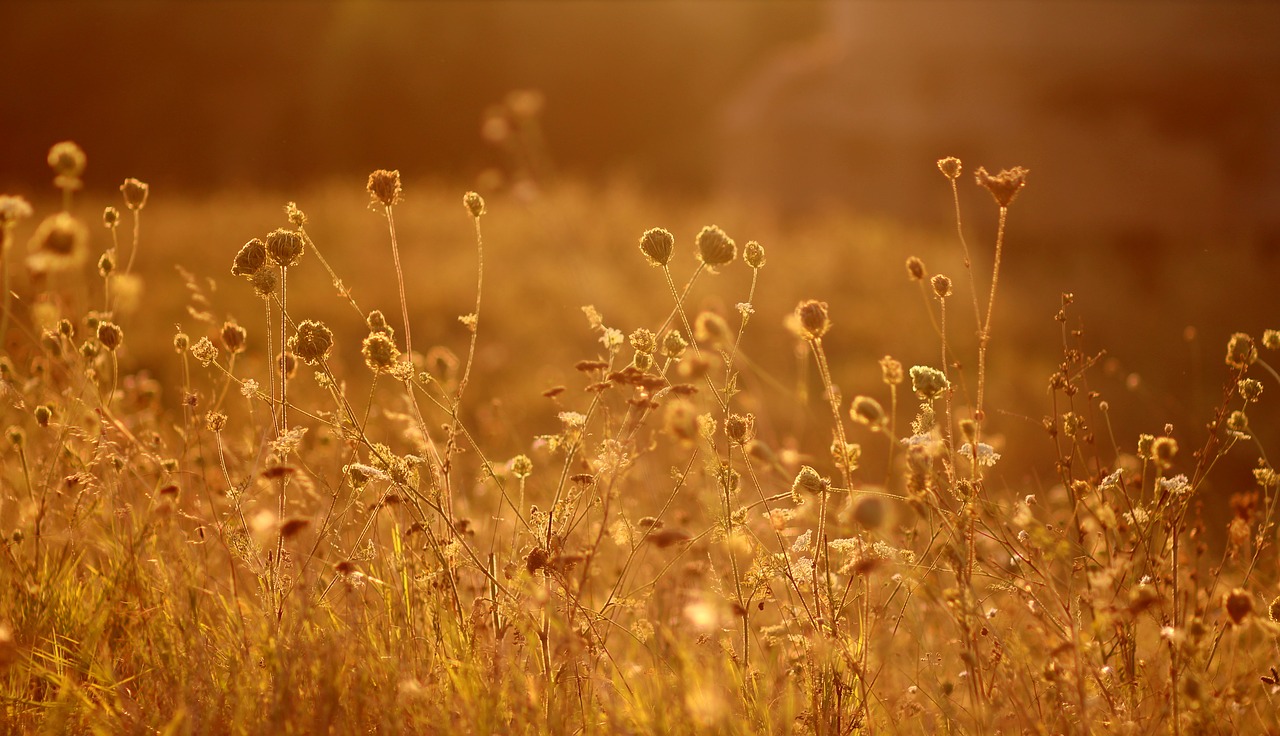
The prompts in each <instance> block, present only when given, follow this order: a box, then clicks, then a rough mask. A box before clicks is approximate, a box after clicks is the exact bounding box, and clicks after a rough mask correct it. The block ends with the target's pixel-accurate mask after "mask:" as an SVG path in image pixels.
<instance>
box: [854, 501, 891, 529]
mask: <svg viewBox="0 0 1280 736" xmlns="http://www.w3.org/2000/svg"><path fill="white" fill-rule="evenodd" d="M885 515H886V514H885V506H884V501H882V500H881V499H880V497H879V496H861V497H859V498H858V500H857V501H855V502H854V504H853V520H854V521H856V522H858V524H860V525H861V526H862V528H863V529H866V530H868V531H874V530H876V529H879V528H880V527H882V526H884V521H885Z"/></svg>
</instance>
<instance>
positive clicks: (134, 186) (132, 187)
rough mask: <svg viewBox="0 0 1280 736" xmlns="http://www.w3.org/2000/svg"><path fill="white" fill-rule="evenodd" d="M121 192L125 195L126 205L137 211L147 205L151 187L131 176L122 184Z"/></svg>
mask: <svg viewBox="0 0 1280 736" xmlns="http://www.w3.org/2000/svg"><path fill="white" fill-rule="evenodd" d="M120 193H121V194H123V195H124V206H126V207H128V208H129V209H131V210H134V211H137V210H140V209H142V208H143V207H146V206H147V195H148V194H150V193H151V187H150V186H149V185H147V184H144V183H142V182H141V181H138V180H137V179H133V178H129V179H125V180H124V183H123V184H121V185H120Z"/></svg>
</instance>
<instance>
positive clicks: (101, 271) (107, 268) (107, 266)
mask: <svg viewBox="0 0 1280 736" xmlns="http://www.w3.org/2000/svg"><path fill="white" fill-rule="evenodd" d="M115 270H116V252H115V251H114V250H109V251H107V252H105V253H103V254H102V255H101V256H99V257H98V275H99V276H101V277H102V278H104V279H105V278H106V277H108V276H110V275H111V274H112V273H113V272H115Z"/></svg>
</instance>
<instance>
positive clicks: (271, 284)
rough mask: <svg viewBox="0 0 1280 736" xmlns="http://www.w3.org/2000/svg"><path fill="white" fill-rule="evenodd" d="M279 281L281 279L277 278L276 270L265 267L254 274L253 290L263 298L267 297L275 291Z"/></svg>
mask: <svg viewBox="0 0 1280 736" xmlns="http://www.w3.org/2000/svg"><path fill="white" fill-rule="evenodd" d="M279 282H280V279H278V278H276V274H275V272H274V271H269V270H267V269H265V268H264V269H262V270H261V271H258V272H257V273H255V274H254V275H253V291H254V293H255V294H257V295H258V296H260V297H262V298H263V299H267V298H269V297H270V296H271V295H272V294H274V293H275V291H276V285H277V284H278V283H279Z"/></svg>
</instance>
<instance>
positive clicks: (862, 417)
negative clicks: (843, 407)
mask: <svg viewBox="0 0 1280 736" xmlns="http://www.w3.org/2000/svg"><path fill="white" fill-rule="evenodd" d="M849 416H850V417H852V418H853V421H855V422H857V423H859V424H865V425H866V426H868V427H870V428H871V429H873V430H876V431H879V430H882V429H884V427H885V426H886V425H888V423H889V417H888V415H887V414H885V411H884V407H883V406H881V405H880V402H879V401H876V400H875V399H873V398H871V397H870V396H855V397H853V403H852V404H851V405H850V407H849Z"/></svg>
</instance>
